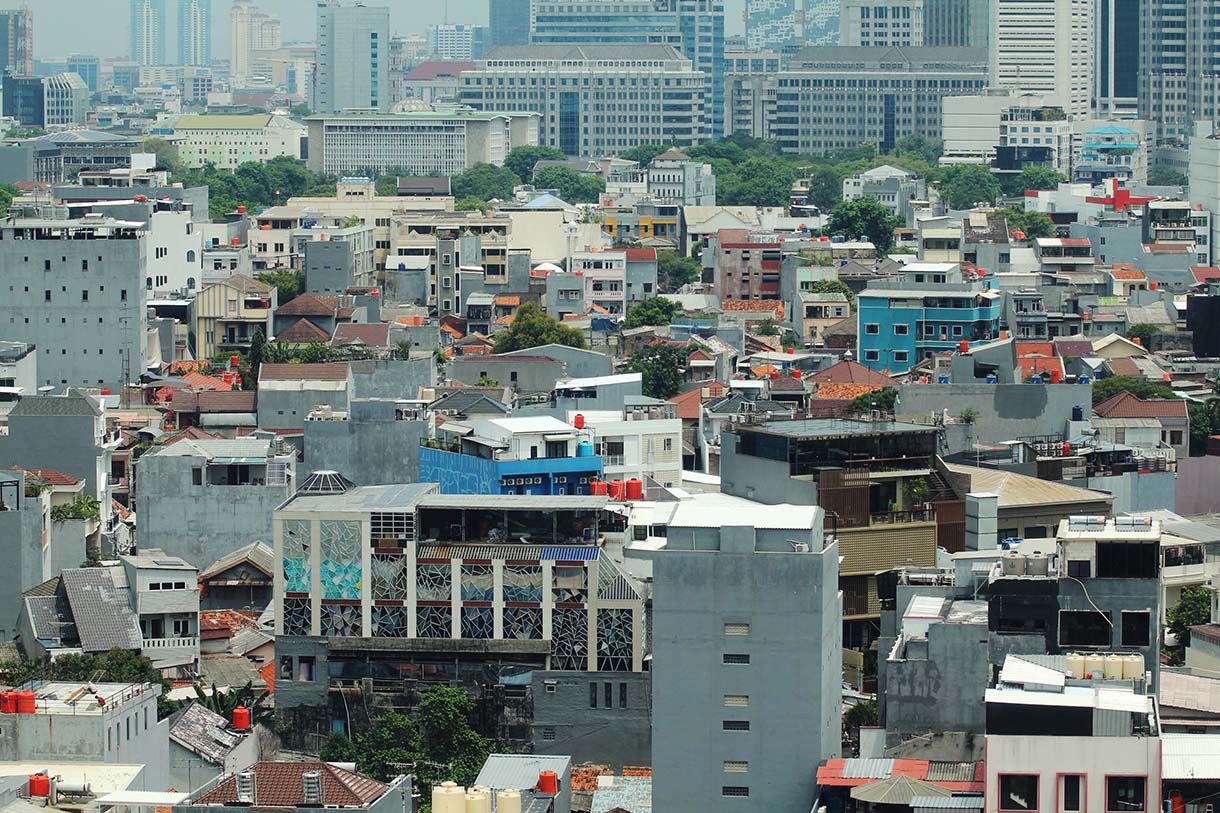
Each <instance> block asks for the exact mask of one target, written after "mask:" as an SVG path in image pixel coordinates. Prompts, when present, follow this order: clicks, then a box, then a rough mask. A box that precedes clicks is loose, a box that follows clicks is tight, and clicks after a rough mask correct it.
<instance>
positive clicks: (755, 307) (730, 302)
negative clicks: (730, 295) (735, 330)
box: [720, 299, 784, 319]
mask: <svg viewBox="0 0 1220 813" xmlns="http://www.w3.org/2000/svg"><path fill="white" fill-rule="evenodd" d="M720 310H722V311H726V312H729V311H736V312H742V311H745V312H750V313H767V312H770V313H773V314H775V316H776V317H777V318H779V319H783V318H784V303H783V302H780V301H779V300H776V299H724V300H721V302H720Z"/></svg>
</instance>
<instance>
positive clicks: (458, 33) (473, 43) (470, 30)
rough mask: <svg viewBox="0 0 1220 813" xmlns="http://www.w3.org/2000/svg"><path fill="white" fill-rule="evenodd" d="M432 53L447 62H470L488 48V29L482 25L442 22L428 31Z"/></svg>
mask: <svg viewBox="0 0 1220 813" xmlns="http://www.w3.org/2000/svg"><path fill="white" fill-rule="evenodd" d="M428 35H429V39H430V40H431V41H432V55H433V56H434V57H435V58H436V59H441V60H445V61H447V62H469V61H470V60H472V59H478V58H479V57H481V56H482V55H483V52H484V51H485V50H487V29H486V28H484V27H483V26H481V25H468V24H464V23H442V24H441V25H434V26H432V27H431V28H430V29H429V31H428Z"/></svg>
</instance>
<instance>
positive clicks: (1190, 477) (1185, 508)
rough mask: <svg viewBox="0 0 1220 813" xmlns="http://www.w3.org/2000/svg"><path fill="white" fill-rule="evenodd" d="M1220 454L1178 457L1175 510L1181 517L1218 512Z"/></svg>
mask: <svg viewBox="0 0 1220 813" xmlns="http://www.w3.org/2000/svg"><path fill="white" fill-rule="evenodd" d="M1217 482H1220V457H1217V456H1215V455H1208V456H1207V457H1183V458H1178V477H1177V479H1176V480H1174V506H1175V507H1174V511H1176V512H1177V513H1179V514H1181V515H1182V516H1184V517H1193V516H1196V515H1199V514H1213V513H1216V512H1217V511H1220V492H1217V491H1216V487H1215V484H1216V483H1217Z"/></svg>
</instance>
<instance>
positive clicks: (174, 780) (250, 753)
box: [169, 733, 258, 793]
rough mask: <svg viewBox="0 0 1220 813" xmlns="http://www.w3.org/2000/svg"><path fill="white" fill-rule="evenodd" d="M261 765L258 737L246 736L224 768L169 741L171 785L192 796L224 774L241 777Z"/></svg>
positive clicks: (233, 751)
mask: <svg viewBox="0 0 1220 813" xmlns="http://www.w3.org/2000/svg"><path fill="white" fill-rule="evenodd" d="M255 762H258V734H257V733H251V734H248V735H246V737H244V738H243V739H242V741H241V742H239V743H238V744H237V745H236V746H235V747H234V748H233V750H232V751H230V752H229V753H228V754H227V755H226V756H225V760H224V763H223V764H216V763H213V762H209V761H208V760H205V759H204V758H203V757H201V756H199V754H197V753H195V752H194V751H191V750H189V749H187V748H183V747H182V746H181V745H179V744H178V743H177V742H175V741H174V740H170V741H169V784H170V787H174V788H179V789H180V790H181V791H182V792H183V793H190V792H193V791H195V790H196V789H197V788H199V787H201V786H203V785H204V784H206V783H208V782H210V781H212V780H213V779H215V778H216V777H218V776H220V775H221V774H224V773H237V772H238V771H241V770H244V769H245V768H248V767H249V766H251V765H253V764H254V763H255Z"/></svg>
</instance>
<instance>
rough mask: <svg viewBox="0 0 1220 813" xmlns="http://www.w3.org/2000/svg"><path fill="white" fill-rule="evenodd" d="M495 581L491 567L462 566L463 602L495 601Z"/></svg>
mask: <svg viewBox="0 0 1220 813" xmlns="http://www.w3.org/2000/svg"><path fill="white" fill-rule="evenodd" d="M495 579H496V577H495V573H494V571H492V569H491V565H462V601H492V600H494V599H495V593H496V583H495ZM463 637H465V636H463Z"/></svg>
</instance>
